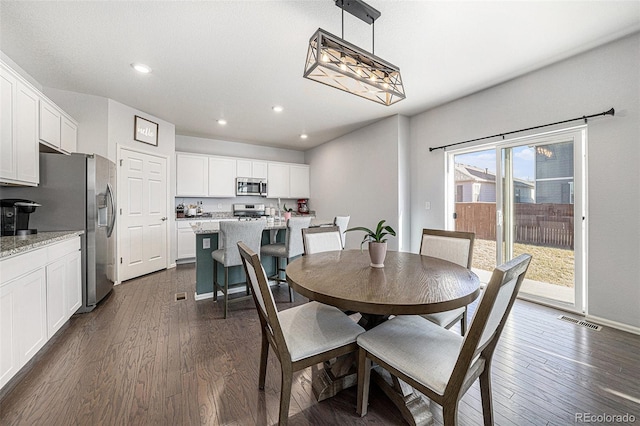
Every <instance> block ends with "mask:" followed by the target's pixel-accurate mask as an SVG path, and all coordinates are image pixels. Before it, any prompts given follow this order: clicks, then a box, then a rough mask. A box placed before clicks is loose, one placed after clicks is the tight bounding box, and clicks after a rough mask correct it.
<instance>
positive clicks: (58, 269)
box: [47, 251, 82, 339]
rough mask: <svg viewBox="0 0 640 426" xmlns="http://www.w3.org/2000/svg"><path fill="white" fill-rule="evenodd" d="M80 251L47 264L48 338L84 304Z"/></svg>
mask: <svg viewBox="0 0 640 426" xmlns="http://www.w3.org/2000/svg"><path fill="white" fill-rule="evenodd" d="M79 268H80V252H79V251H76V252H74V253H71V254H68V255H66V256H65V257H63V258H62V259H60V260H57V261H55V262H53V263H51V264H49V265H47V338H49V339H50V338H51V337H53V335H54V334H56V332H57V331H58V330H59V329H60V327H62V326H63V325H64V323H65V322H67V320H68V319H69V318H71V315H73V314H74V313H75V312H76V311H77V310H78V308H80V305H81V304H82V287H81V282H80V279H81V275H80V269H79Z"/></svg>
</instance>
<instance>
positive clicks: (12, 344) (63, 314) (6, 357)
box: [0, 237, 82, 388]
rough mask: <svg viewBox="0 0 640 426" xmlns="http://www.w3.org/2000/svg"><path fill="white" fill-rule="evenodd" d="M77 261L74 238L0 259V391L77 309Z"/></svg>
mask: <svg viewBox="0 0 640 426" xmlns="http://www.w3.org/2000/svg"><path fill="white" fill-rule="evenodd" d="M80 257H81V252H80V238H79V237H75V238H72V239H68V240H65V241H63V242H59V243H54V244H50V245H47V246H44V247H42V248H38V249H35V250H33V251H29V252H26V253H22V254H17V255H13V256H9V257H8V258H3V259H2V260H1V261H0V269H2V276H1V280H0V342H1V344H0V388H1V387H2V386H4V385H5V384H6V383H7V382H8V381H9V380H10V379H11V377H13V376H14V375H15V374H16V373H17V372H18V371H19V370H20V368H22V367H23V366H24V365H25V364H26V363H27V362H28V361H29V360H30V359H31V358H32V357H33V356H34V355H35V354H36V353H37V352H38V351H39V350H40V349H41V348H42V347H43V346H44V345H45V343H46V342H47V341H48V339H49V338H50V337H51V336H52V335H53V334H54V333H55V331H56V330H58V329H59V328H60V327H61V326H62V325H63V324H64V323H65V322H66V321H67V320H68V319H69V318H70V317H71V315H72V314H73V313H75V312H76V311H77V309H78V308H79V307H80V304H81V303H82V280H81V262H80ZM74 307H75V309H74Z"/></svg>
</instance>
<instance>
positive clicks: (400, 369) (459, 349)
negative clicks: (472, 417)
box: [357, 254, 531, 426]
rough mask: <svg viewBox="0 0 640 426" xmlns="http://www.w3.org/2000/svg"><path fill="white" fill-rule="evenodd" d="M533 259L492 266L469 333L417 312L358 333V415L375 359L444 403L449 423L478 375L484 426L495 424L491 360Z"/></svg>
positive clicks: (526, 257) (364, 409) (448, 425)
mask: <svg viewBox="0 0 640 426" xmlns="http://www.w3.org/2000/svg"><path fill="white" fill-rule="evenodd" d="M530 261H531V255H528V254H523V255H520V256H518V257H516V258H515V259H513V260H512V261H510V262H507V263H505V264H504V265H501V266H499V267H497V268H495V269H494V271H493V274H492V276H491V280H490V281H489V284H488V285H487V287H486V289H485V291H484V293H483V295H482V298H481V300H480V302H479V304H478V308H477V310H476V312H475V315H474V316H473V320H472V321H471V326H470V327H469V332H468V333H467V334H466V335H465V336H458V335H457V334H454V333H451V332H449V331H447V330H446V329H444V328H442V327H439V326H437V325H435V324H433V323H432V322H430V321H428V320H426V319H424V318H423V317H422V316H419V315H406V316H403V315H400V316H396V317H394V318H392V319H391V320H389V321H387V322H384V323H382V324H381V325H379V326H377V327H375V328H373V329H371V330H369V331H367V332H366V333H363V334H361V335H360V336H358V346H360V350H359V352H358V407H357V413H358V414H360V415H361V416H364V415H365V414H366V413H367V404H368V399H369V382H370V375H371V363H372V361H373V362H375V363H376V364H377V365H379V366H380V367H382V368H384V369H385V370H387V371H388V372H389V373H391V374H392V375H393V376H395V377H397V378H399V379H400V380H402V381H404V382H406V383H407V384H409V385H410V386H413V387H414V388H415V389H417V390H418V391H419V392H421V393H422V394H424V395H425V396H426V397H427V398H429V399H430V400H431V401H433V402H435V403H436V404H438V405H440V406H441V407H442V412H443V418H444V425H445V426H454V425H457V424H458V422H457V416H458V401H459V400H460V399H461V398H462V396H463V395H464V394H465V392H466V391H467V390H468V389H469V387H471V385H472V384H473V383H474V382H475V381H476V379H477V378H480V396H481V399H482V412H483V417H484V424H485V425H493V408H492V398H491V359H492V357H493V354H494V351H495V349H496V345H497V343H498V339H499V338H500V334H501V333H502V330H503V328H504V325H505V323H506V321H507V317H508V316H509V312H510V311H511V308H512V306H513V303H514V301H515V298H516V296H517V294H518V290H519V289H520V285H521V284H522V281H523V280H524V276H525V273H526V271H527V268H528V267H529V263H530Z"/></svg>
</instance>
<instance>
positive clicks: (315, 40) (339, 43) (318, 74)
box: [304, 0, 405, 105]
mask: <svg viewBox="0 0 640 426" xmlns="http://www.w3.org/2000/svg"><path fill="white" fill-rule="evenodd" d="M335 3H336V6H338V7H340V8H341V9H342V37H343V38H340V37H337V36H335V35H333V34H331V33H329V32H327V31H325V30H323V29H322V28H318V30H317V31H316V32H315V33H314V34H313V35H312V36H311V39H310V40H309V50H308V51H307V62H306V64H305V67H304V77H305V78H308V79H310V80H315V81H317V82H319V83H323V84H326V85H328V86H331V87H335V88H336V89H340V90H344V91H345V92H349V93H352V94H354V95H358V96H361V97H363V98H366V99H369V100H372V101H374V102H377V103H381V104H383V105H392V104H394V103H396V102H398V101H401V100H402V99H404V98H405V94H404V86H403V85H402V77H401V75H400V68H398V67H397V66H395V65H392V64H390V63H389V62H387V61H385V60H384V59H381V58H378V57H377V56H375V55H374V54H373V52H374V48H375V25H374V22H375V20H376V19H378V18H379V17H380V12H379V11H377V10H376V9H374V8H373V7H371V6H369V5H368V4H366V3H365V2H363V1H361V0H335ZM344 12H348V13H350V14H352V15H353V16H355V17H357V18H359V19H361V20H362V21H364V22H366V23H367V24H369V25H371V26H372V49H371V52H372V53H369V52H367V51H366V50H364V49H362V48H360V47H358V46H356V45H354V44H352V43H349V42H348V41H346V40H344Z"/></svg>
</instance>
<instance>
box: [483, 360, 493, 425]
mask: <svg viewBox="0 0 640 426" xmlns="http://www.w3.org/2000/svg"><path fill="white" fill-rule="evenodd" d="M480 398H481V399H482V416H483V417H484V425H485V426H493V402H492V400H491V364H489V363H485V366H484V370H483V371H482V373H481V374H480Z"/></svg>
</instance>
